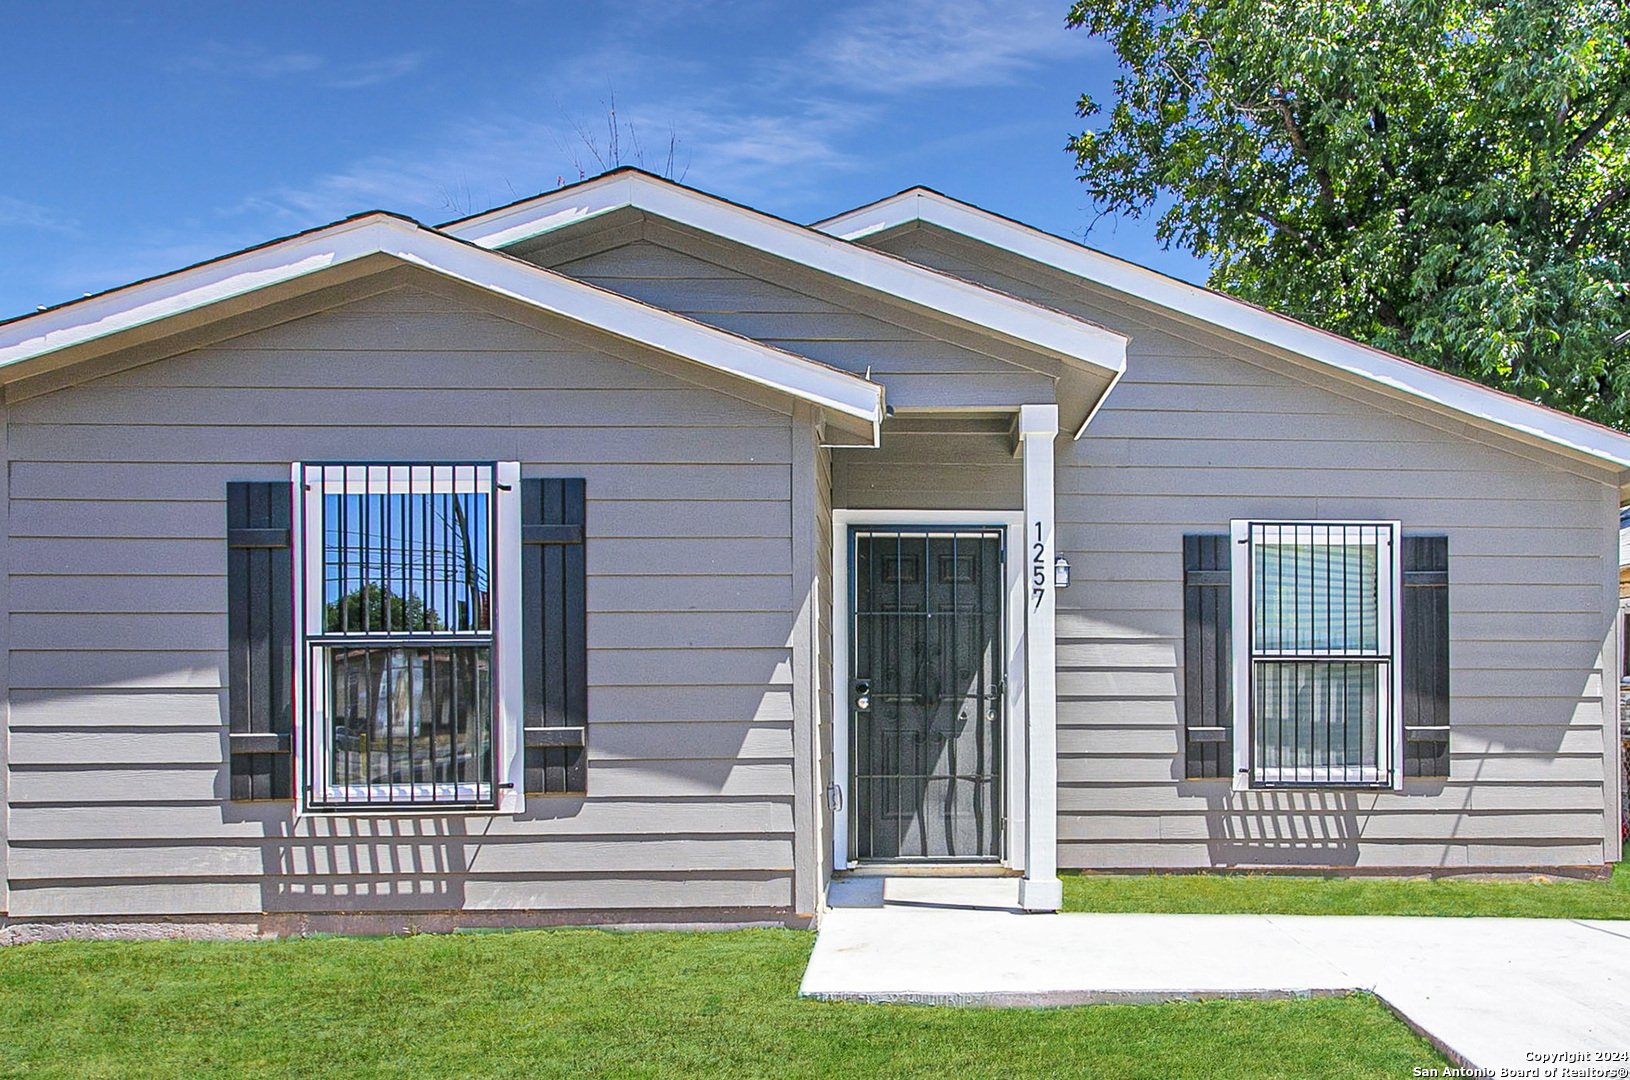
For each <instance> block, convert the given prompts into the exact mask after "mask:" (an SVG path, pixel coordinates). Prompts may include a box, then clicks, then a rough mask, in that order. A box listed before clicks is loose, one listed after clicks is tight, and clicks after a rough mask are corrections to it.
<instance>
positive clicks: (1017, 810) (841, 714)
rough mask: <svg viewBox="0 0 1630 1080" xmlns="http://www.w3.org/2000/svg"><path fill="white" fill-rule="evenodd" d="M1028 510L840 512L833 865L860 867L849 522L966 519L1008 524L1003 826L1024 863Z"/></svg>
mask: <svg viewBox="0 0 1630 1080" xmlns="http://www.w3.org/2000/svg"><path fill="white" fill-rule="evenodd" d="M1024 520H1025V519H1024V514H1023V513H1022V512H1021V511H1017V510H843V509H837V510H833V511H832V782H833V783H834V784H836V785H837V786H838V790H839V791H840V792H841V793H842V797H843V805H842V808H841V809H839V810H838V811H836V812H835V813H834V814H833V815H832V865H833V867H834V868H836V869H838V870H846V869H849V868H851V867H853V866H854V865H855V862H854V860H853V859H851V858H850V857H849V806H850V801H849V800H850V799H851V798H852V797H853V792H851V791H850V780H851V775H850V764H849V699H850V697H851V693H852V692H851V690H850V679H849V620H850V617H851V614H850V604H851V601H852V596H851V588H850V579H849V573H850V568H849V526H851V525H945V526H952V525H961V526H967V527H969V528H993V527H995V528H1002V529H1005V530H1006V536H1007V542H1006V547H1007V552H1008V559H1007V566H1006V570H1007V574H1006V585H1007V606H1006V614H1005V619H1006V625H1005V627H1004V632H1005V635H1006V641H1005V644H1004V647H1005V649H1006V651H1007V655H1006V656H1004V657H1003V658H1002V659H1003V663H1004V664H1005V665H1006V670H1005V674H1006V675H1007V694H1006V695H1005V696H1004V697H1003V700H1002V709H1003V716H1002V734H1003V740H1004V743H1003V747H1004V748H1003V758H1004V760H1003V762H1002V769H1003V772H1004V775H1003V777H1002V784H1003V796H1002V797H1003V803H1004V809H1005V811H1006V814H1007V827H1006V829H1004V830H1003V836H1002V850H1003V851H1004V852H1005V853H1006V854H1005V855H1004V856H1003V858H1002V860H1001V861H1002V865H1004V866H1007V867H1011V868H1012V869H1015V870H1023V869H1024V844H1023V837H1024V835H1025V832H1024V830H1025V822H1026V814H1025V809H1026V808H1025V790H1026V788H1025V775H1026V774H1025V761H1024V747H1025V746H1026V740H1025V737H1024V734H1025V733H1024V724H1025V717H1026V716H1027V715H1028V709H1027V708H1026V702H1027V694H1028V687H1027V685H1026V682H1025V657H1026V655H1027V653H1026V649H1027V648H1028V637H1027V634H1026V625H1025V600H1026V597H1027V596H1028V593H1027V592H1026V588H1025V581H1024V560H1022V559H1019V558H1017V557H1015V555H1014V552H1016V551H1020V550H1022V549H1023V545H1024Z"/></svg>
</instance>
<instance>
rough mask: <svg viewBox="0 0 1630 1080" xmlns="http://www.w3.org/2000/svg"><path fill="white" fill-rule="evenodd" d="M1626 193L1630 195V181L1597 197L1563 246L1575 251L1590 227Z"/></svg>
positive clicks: (1583, 240)
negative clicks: (1593, 204)
mask: <svg viewBox="0 0 1630 1080" xmlns="http://www.w3.org/2000/svg"><path fill="white" fill-rule="evenodd" d="M1626 195H1630V183H1623V184H1620V185H1619V186H1618V187H1616V188H1613V189H1612V190H1611V191H1609V192H1608V193H1607V194H1606V195H1603V196H1602V197H1601V198H1600V199H1597V200H1596V205H1595V206H1592V207H1591V208H1590V209H1589V210H1587V211H1585V216H1584V217H1582V218H1580V219H1579V223H1578V224H1577V225H1575V226H1574V227H1573V231H1572V232H1570V233H1569V234H1568V239H1567V240H1566V241H1565V242H1564V243H1563V245H1562V246H1563V248H1564V249H1566V250H1567V251H1573V250H1574V249H1575V248H1577V247H1578V246H1579V245H1580V244H1582V243H1584V242H1585V236H1586V235H1587V234H1588V233H1589V232H1590V227H1591V226H1592V225H1594V224H1596V222H1597V221H1598V220H1600V219H1601V216H1602V215H1603V214H1605V213H1607V212H1608V211H1609V210H1611V209H1612V208H1613V205H1614V204H1615V203H1618V202H1620V201H1622V200H1623V199H1624V197H1625V196H1626Z"/></svg>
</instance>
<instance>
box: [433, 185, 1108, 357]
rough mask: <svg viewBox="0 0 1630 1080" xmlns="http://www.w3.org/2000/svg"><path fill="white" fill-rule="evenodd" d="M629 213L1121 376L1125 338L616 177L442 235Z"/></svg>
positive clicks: (446, 228) (715, 203)
mask: <svg viewBox="0 0 1630 1080" xmlns="http://www.w3.org/2000/svg"><path fill="white" fill-rule="evenodd" d="M624 208H633V209H637V210H641V211H643V212H645V213H648V214H652V215H654V216H656V217H660V218H664V219H666V220H668V221H672V222H676V223H678V224H680V225H684V226H687V227H690V228H693V229H697V230H700V231H701V232H704V233H707V234H709V235H712V236H716V237H720V238H721V239H725V240H729V241H732V242H734V243H739V244H743V245H745V246H748V247H751V248H753V249H755V250H757V251H761V252H764V253H765V254H767V255H772V256H775V257H776V258H780V259H785V260H787V261H788V262H793V263H796V264H798V265H800V266H804V267H807V268H809V269H811V270H815V271H819V272H821V273H824V274H829V275H831V276H833V277H836V278H839V279H841V280H843V281H845V282H849V283H851V284H854V285H859V286H862V287H864V288H869V289H873V290H876V291H877V292H880V293H883V294H885V295H887V296H892V297H895V298H896V299H899V300H901V301H904V302H906V303H908V304H912V305H914V306H917V307H921V308H924V309H927V310H930V311H934V312H937V313H939V314H940V315H942V316H945V317H948V318H950V319H954V320H956V321H957V322H960V323H964V324H966V325H968V326H970V327H973V328H976V329H978V330H979V331H981V332H983V333H987V334H996V335H998V336H1001V337H1004V338H1007V339H1010V340H1012V341H1015V342H1018V343H1019V344H1021V345H1023V346H1026V347H1029V348H1033V349H1037V350H1039V351H1041V352H1043V353H1045V354H1046V355H1049V356H1054V357H1058V358H1060V359H1062V360H1065V361H1067V362H1072V363H1076V364H1079V365H1081V366H1084V367H1086V368H1088V369H1089V370H1092V371H1094V372H1095V373H1097V374H1098V375H1099V376H1100V377H1105V378H1113V377H1114V376H1115V375H1117V374H1118V373H1119V372H1121V371H1122V370H1124V369H1125V367H1126V343H1127V340H1128V339H1127V338H1126V337H1125V336H1124V335H1122V334H1118V333H1116V332H1114V331H1113V330H1107V329H1105V328H1104V327H1101V326H1098V325H1096V324H1094V323H1091V322H1088V321H1086V320H1085V319H1081V318H1078V317H1076V316H1074V315H1069V314H1066V313H1064V312H1061V311H1055V310H1053V309H1051V308H1046V307H1042V306H1040V305H1038V304H1033V303H1030V302H1029V301H1027V300H1020V299H1019V298H1017V297H1014V296H1009V295H1007V294H1006V293H1002V292H998V291H996V290H994V289H990V288H986V287H985V286H983V285H977V284H974V283H972V282H968V281H963V280H962V279H961V278H957V277H953V276H951V275H949V274H942V273H940V272H939V271H937V270H931V269H929V268H928V267H925V266H919V265H917V264H916V263H912V262H908V261H906V260H904V259H897V258H895V257H894V256H892V255H888V254H886V253H884V252H880V251H875V250H873V249H871V248H868V247H865V246H863V245H859V244H851V243H848V242H846V241H844V240H841V239H834V238H832V237H830V236H827V235H825V234H824V233H821V232H817V231H815V230H813V229H809V228H806V227H804V226H802V225H795V224H793V223H792V222H789V221H783V220H781V219H780V218H776V217H771V216H770V215H768V214H764V213H760V212H759V211H757V210H751V209H748V208H747V207H744V206H738V205H736V204H735V203H731V202H727V201H725V200H723V199H720V198H717V197H715V196H712V195H708V194H705V193H703V192H700V191H696V190H694V189H692V188H687V187H684V186H682V185H679V184H676V183H673V182H672V181H668V180H663V179H661V178H660V177H657V176H653V175H652V174H650V173H646V172H642V171H640V170H638V169H630V168H624V169H621V170H617V171H613V172H610V173H606V174H605V175H604V176H600V177H597V178H595V179H593V180H589V181H586V182H584V183H581V184H574V185H572V186H571V187H567V188H562V189H560V190H559V191H554V192H549V193H547V194H544V195H539V196H537V197H536V198H532V199H526V200H523V201H521V202H518V203H514V204H512V205H510V206H505V207H500V208H498V209H497V210H491V211H488V212H487V213H484V214H477V215H475V216H474V217H469V218H464V219H462V220H460V221H453V222H449V223H447V224H446V225H443V226H441V231H442V232H445V233H446V234H448V235H449V236H455V237H457V238H459V239H461V240H466V241H469V242H470V243H473V244H478V245H480V246H481V247H484V248H494V249H496V248H504V247H509V246H512V245H515V244H519V243H522V242H523V241H526V240H530V239H532V238H533V237H537V236H541V235H543V234H544V233H548V232H552V231H555V230H558V229H562V228H565V227H567V226H570V225H575V224H577V223H579V222H583V221H588V220H591V219H593V218H596V217H599V216H601V215H603V214H608V213H611V212H612V211H614V210H621V209H624Z"/></svg>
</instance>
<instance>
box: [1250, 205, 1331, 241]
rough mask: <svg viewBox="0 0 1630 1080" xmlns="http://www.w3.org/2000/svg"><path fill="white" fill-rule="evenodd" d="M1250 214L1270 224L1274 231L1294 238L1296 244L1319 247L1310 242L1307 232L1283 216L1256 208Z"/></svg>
mask: <svg viewBox="0 0 1630 1080" xmlns="http://www.w3.org/2000/svg"><path fill="white" fill-rule="evenodd" d="M1251 214H1252V216H1253V217H1255V218H1257V219H1258V220H1260V221H1262V222H1264V223H1265V224H1268V225H1272V226H1273V227H1274V230H1275V231H1277V232H1282V233H1284V234H1285V235H1286V236H1289V237H1290V238H1291V239H1293V240H1295V241H1296V242H1297V243H1298V244H1306V245H1307V246H1308V247H1311V248H1314V249H1319V248H1320V245H1318V244H1314V243H1312V240H1311V238H1310V237H1309V236H1308V235H1307V233H1305V232H1303V231H1302V230H1301V229H1298V228H1297V227H1296V226H1294V225H1292V224H1291V223H1290V222H1288V221H1286V220H1284V219H1283V218H1278V217H1275V216H1274V215H1272V214H1270V213H1267V212H1266V211H1263V210H1256V209H1253V210H1252V211H1251Z"/></svg>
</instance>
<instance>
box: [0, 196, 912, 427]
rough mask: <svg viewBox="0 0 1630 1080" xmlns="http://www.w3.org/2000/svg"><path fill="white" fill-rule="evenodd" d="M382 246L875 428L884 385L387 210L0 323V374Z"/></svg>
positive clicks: (442, 271) (470, 281) (448, 273)
mask: <svg viewBox="0 0 1630 1080" xmlns="http://www.w3.org/2000/svg"><path fill="white" fill-rule="evenodd" d="M379 254H384V255H387V256H391V257H393V258H396V259H398V260H400V261H402V262H405V263H410V264H413V265H417V266H422V267H424V268H426V269H428V270H431V271H434V272H435V273H438V274H441V275H443V276H446V277H450V278H454V279H456V280H459V281H463V282H466V283H468V284H470V285H474V286H476V287H477V288H481V289H484V290H486V291H488V292H491V293H496V294H498V295H501V296H506V297H509V298H511V299H513V300H516V301H518V302H520V303H522V304H525V305H527V306H528V307H532V308H535V309H537V310H541V311H547V312H550V313H552V314H556V315H560V316H561V317H563V318H566V319H570V320H572V321H574V322H579V323H583V324H586V325H589V326H593V327H596V328H598V329H600V330H602V331H605V332H606V333H609V334H613V335H615V336H617V337H620V338H623V339H625V340H628V341H632V342H635V343H637V344H640V345H644V346H647V347H649V348H652V349H656V350H658V351H660V352H663V353H667V354H669V355H672V356H676V357H678V358H680V359H682V360H687V361H690V362H693V363H697V364H700V365H703V366H705V367H709V368H713V369H715V370H718V371H722V372H725V373H727V374H730V375H734V376H737V377H739V378H742V379H745V380H747V381H749V382H753V383H757V384H759V385H761V386H766V387H770V388H771V389H774V390H779V391H781V392H783V393H786V394H790V395H791V396H793V397H797V398H800V399H802V400H804V401H808V402H810V403H811V404H813V405H816V406H819V407H820V408H822V409H826V410H828V411H830V412H833V413H838V414H841V415H844V416H849V417H853V418H855V419H857V420H860V421H863V422H865V423H867V424H869V425H871V427H872V429H873V433H874V436H875V433H876V429H877V425H879V424H880V423H881V422H882V418H883V412H884V406H883V388H882V387H881V386H879V385H878V384H876V383H873V382H870V381H868V380H866V379H862V378H860V377H859V376H857V375H852V374H850V373H848V372H846V371H839V370H838V369H836V368H829V367H826V366H825V365H822V364H817V363H815V362H814V361H811V360H808V359H805V358H804V357H801V356H795V355H793V354H792V353H787V352H782V351H781V350H779V349H774V348H771V347H770V346H767V345H762V344H760V343H758V342H756V341H753V340H751V339H749V338H744V337H739V336H737V335H735V334H730V333H727V332H725V331H723V330H717V329H715V328H713V327H710V326H706V325H704V324H702V323H698V322H693V321H692V320H690V319H686V318H684V317H683V316H680V315H675V314H672V313H671V312H667V311H662V310H660V309H658V308H653V307H650V306H648V305H646V304H642V303H640V302H639V301H637V300H632V299H629V298H628V297H625V296H620V295H618V294H617V293H612V292H608V291H606V290H604V289H599V288H596V287H595V286H593V285H588V284H586V283H584V282H581V281H577V280H575V279H573V278H569V277H566V276H565V275H562V274H557V273H554V272H553V271H549V270H545V269H542V268H541V267H537V266H533V265H532V264H531V263H528V262H524V261H522V260H520V259H514V258H510V257H509V256H506V255H502V254H498V253H495V252H491V251H486V250H483V249H481V248H478V247H474V246H472V245H470V244H466V243H462V242H460V241H458V240H454V239H451V238H449V237H447V236H443V235H441V234H440V233H438V232H435V231H434V230H430V229H425V228H421V227H419V226H416V225H413V224H411V223H409V222H407V221H405V220H402V219H400V218H395V217H391V216H389V215H384V214H379V215H370V216H367V217H363V218H359V219H356V220H354V221H347V222H342V223H340V224H339V225H336V226H333V227H332V228H329V229H322V230H318V231H317V232H314V233H309V234H305V235H302V236H298V237H294V238H291V239H289V240H287V241H283V242H280V243H276V244H272V245H270V246H268V247H265V248H261V249H257V250H254V251H249V252H245V253H243V254H242V255H237V256H230V257H228V258H225V259H221V260H218V261H216V262H213V263H206V264H204V265H202V266H198V267H194V268H192V269H190V270H184V271H181V272H180V273H177V274H171V275H169V276H167V277H163V278H158V279H155V280H152V281H148V282H143V283H140V284H137V285H134V286H131V287H129V288H128V289H120V290H117V291H115V292H112V293H108V294H106V295H104V296H100V297H94V298H92V299H90V300H86V301H82V302H81V303H78V304H69V305H67V306H65V307H63V308H59V309H56V310H52V311H46V312H41V313H40V314H38V315H34V316H28V317H26V318H23V319H19V320H17V321H16V322H14V323H11V324H9V325H5V326H0V377H3V373H4V369H5V368H6V367H7V366H10V365H13V364H17V363H21V362H22V361H24V360H28V359H32V358H34V357H37V356H42V355H44V354H46V353H50V352H54V351H56V350H58V349H63V348H67V347H69V346H72V345H78V344H83V343H86V342H90V341H94V340H96V339H98V338H103V337H108V336H110V335H113V334H117V333H119V332H120V331H123V330H129V329H132V328H135V327H138V326H142V325H144V324H147V323H152V322H155V321H157V320H160V319H163V318H166V317H169V316H171V315H177V314H180V313H182V312H186V311H191V310H194V309H197V308H201V307H204V306H206V305H208V304H213V303H218V302H220V301H222V300H227V299H231V298H233V297H236V296H241V295H243V294H245V293H248V292H252V291H254V290H255V289H259V288H264V287H266V286H269V285H274V284H277V283H279V282H282V281H288V280H291V279H294V278H298V277H301V276H303V275H306V274H311V273H315V272H317V271H320V270H323V269H327V268H329V267H334V266H339V265H341V264H343V263H347V262H351V261H354V260H356V259H361V258H366V257H368V256H370V255H379Z"/></svg>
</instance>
